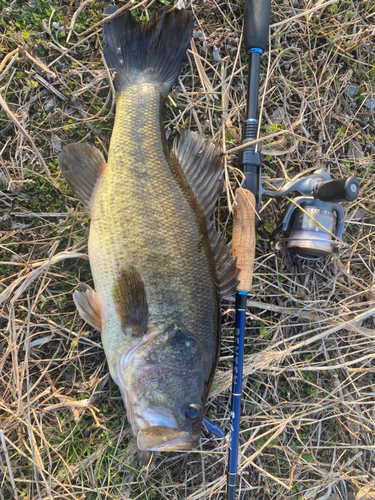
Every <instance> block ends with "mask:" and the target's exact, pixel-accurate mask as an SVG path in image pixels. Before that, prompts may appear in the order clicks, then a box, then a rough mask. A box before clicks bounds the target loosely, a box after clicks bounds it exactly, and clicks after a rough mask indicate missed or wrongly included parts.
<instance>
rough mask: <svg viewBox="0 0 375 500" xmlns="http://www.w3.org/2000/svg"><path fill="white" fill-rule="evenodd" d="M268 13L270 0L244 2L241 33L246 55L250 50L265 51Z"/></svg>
mask: <svg viewBox="0 0 375 500" xmlns="http://www.w3.org/2000/svg"><path fill="white" fill-rule="evenodd" d="M270 13H271V0H245V13H244V24H243V32H244V41H245V49H246V53H247V54H248V53H249V52H250V51H251V49H261V50H262V52H264V51H265V49H266V45H267V38H268V30H269V26H270Z"/></svg>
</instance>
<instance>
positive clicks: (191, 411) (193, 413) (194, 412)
mask: <svg viewBox="0 0 375 500" xmlns="http://www.w3.org/2000/svg"><path fill="white" fill-rule="evenodd" d="M200 409H201V407H200V405H199V404H197V403H191V404H189V406H188V407H187V408H186V410H185V415H186V417H187V418H197V416H198V415H199V411H200Z"/></svg>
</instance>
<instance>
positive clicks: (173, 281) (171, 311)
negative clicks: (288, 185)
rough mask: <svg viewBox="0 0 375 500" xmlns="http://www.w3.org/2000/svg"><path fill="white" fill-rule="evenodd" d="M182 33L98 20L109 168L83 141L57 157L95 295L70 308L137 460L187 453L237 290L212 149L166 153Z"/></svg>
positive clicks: (180, 28) (186, 32) (190, 146)
mask: <svg viewBox="0 0 375 500" xmlns="http://www.w3.org/2000/svg"><path fill="white" fill-rule="evenodd" d="M117 9H118V7H117V6H108V7H107V8H106V10H105V12H104V14H105V16H109V15H112V14H115V13H116V11H117ZM192 31H193V18H192V14H191V13H190V12H189V11H188V10H185V9H177V8H173V9H169V10H166V9H165V8H164V9H163V10H161V11H159V12H157V13H156V14H155V15H154V16H153V17H152V18H151V19H150V20H149V21H148V22H146V23H145V24H143V25H141V24H140V23H138V22H137V21H136V20H135V19H134V17H133V16H132V14H131V13H130V12H129V11H125V12H123V13H121V14H119V15H117V16H112V17H111V19H109V20H108V21H106V22H105V23H104V25H103V48H104V57H105V60H106V63H107V66H108V68H110V70H111V71H112V72H113V73H114V75H115V76H114V80H113V83H114V87H115V91H116V114H115V123H114V127H113V132H112V136H111V140H110V146H109V153H108V161H105V159H104V157H103V155H102V153H101V152H100V151H99V150H98V149H97V148H96V147H95V146H93V145H90V144H87V143H76V144H69V145H67V146H66V147H65V148H64V149H63V150H62V151H61V152H60V154H59V156H58V163H59V166H60V169H61V172H62V174H63V176H64V178H65V180H66V181H67V183H68V185H69V186H70V187H71V188H72V189H73V191H74V192H75V194H76V197H77V198H78V199H79V200H80V201H81V203H82V204H83V205H84V207H85V208H86V209H87V211H88V212H89V216H90V232H89V241H88V253H89V261H90V267H91V272H92V276H93V282H94V287H95V290H94V289H92V288H91V287H89V286H88V285H84V286H83V290H82V291H79V290H76V291H75V292H74V294H73V299H74V302H75V304H76V307H77V309H78V311H79V313H80V315H81V317H82V318H83V319H84V320H85V321H86V322H87V323H89V324H90V325H91V326H93V327H94V328H96V329H97V330H100V332H101V339H102V343H103V347H104V351H105V355H106V358H107V362H108V367H109V371H110V374H111V376H112V378H113V380H114V381H115V383H116V384H117V385H118V386H119V389H120V392H121V394H122V398H123V401H124V405H125V408H126V414H127V418H128V421H129V422H130V425H131V428H132V432H133V434H134V437H135V439H136V443H137V446H138V449H139V450H140V451H141V453H142V452H145V453H148V452H153V451H158V452H162V451H176V450H190V449H193V448H195V447H196V446H197V443H198V440H199V435H200V428H201V422H202V418H203V416H204V411H205V404H206V400H207V396H208V393H209V390H210V387H211V384H212V381H213V377H214V373H215V369H216V365H217V361H218V357H219V350H220V300H221V297H223V296H226V295H229V294H231V293H233V291H234V289H235V286H236V283H237V279H236V275H237V271H236V267H235V261H234V260H233V259H232V257H231V254H230V248H229V247H228V245H227V244H226V243H225V241H224V239H223V238H222V236H221V235H220V234H219V233H218V232H217V231H216V230H215V229H214V224H213V222H212V220H211V219H212V215H213V213H214V210H215V205H216V203H217V199H218V196H219V194H220V192H221V190H222V187H223V172H224V160H223V154H222V150H221V148H220V146H219V145H217V144H214V143H213V142H212V140H210V139H206V138H204V137H201V136H200V135H199V134H198V133H196V132H192V131H182V132H181V134H180V135H179V136H178V137H177V138H176V140H175V141H174V144H173V147H172V148H171V151H169V150H168V146H167V141H166V133H165V128H164V125H163V111H164V107H165V101H166V98H167V96H168V93H169V91H170V89H171V87H172V85H173V83H174V81H175V80H176V78H177V76H178V74H179V72H180V69H181V65H182V62H183V58H184V55H185V53H186V50H187V47H188V44H189V42H190V39H191V37H192Z"/></svg>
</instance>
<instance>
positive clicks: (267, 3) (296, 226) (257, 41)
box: [227, 0, 359, 500]
mask: <svg viewBox="0 0 375 500" xmlns="http://www.w3.org/2000/svg"><path fill="white" fill-rule="evenodd" d="M270 10H271V0H245V11H244V25H243V33H244V42H245V49H246V53H247V55H248V58H249V78H248V90H247V108H246V118H245V122H244V126H243V141H242V143H243V144H246V143H247V142H250V141H253V140H255V139H256V138H257V132H258V117H257V114H258V91H259V67H260V58H261V55H262V53H263V52H264V50H265V48H266V44H267V38H268V31H269V22H270ZM240 166H241V169H242V172H243V174H244V179H243V183H242V186H241V188H240V189H239V190H237V191H236V205H235V207H234V210H233V238H232V253H233V256H234V257H237V267H238V269H239V275H238V277H239V283H238V285H237V293H236V319H235V338H234V359H233V381H232V399H231V416H230V435H229V456H228V473H227V499H228V500H234V499H235V494H236V478H237V460H238V444H239V426H240V417H241V394H242V372H243V350H244V335H245V312H246V299H247V294H248V292H249V291H250V289H251V286H252V274H253V268H254V257H255V242H256V231H257V227H258V222H259V220H258V216H257V212H258V208H259V203H260V199H261V197H262V196H266V197H268V198H278V197H280V196H285V195H287V194H290V193H298V194H299V195H300V196H298V197H297V198H294V200H292V201H290V202H289V204H288V205H287V207H286V209H285V211H284V214H283V216H282V218H281V222H279V223H278V225H277V227H276V229H275V231H274V232H273V234H272V235H271V238H270V247H271V249H272V250H281V251H287V252H289V253H291V254H294V255H295V256H296V257H299V258H303V259H314V260H316V259H320V258H322V257H327V256H330V255H332V254H335V253H338V252H339V251H340V249H342V248H343V247H344V246H345V244H344V243H343V241H342V235H343V232H344V226H345V210H344V208H343V207H342V206H341V205H340V204H339V203H340V202H348V201H349V202H350V201H354V200H355V199H356V198H357V196H358V194H359V182H358V179H357V178H355V177H348V178H344V179H332V178H331V176H330V174H329V172H328V170H327V169H326V168H320V169H318V170H316V171H315V172H313V174H311V175H309V176H306V177H301V176H297V177H296V178H295V179H293V180H292V181H290V182H289V183H287V184H286V185H285V186H284V187H283V189H280V190H278V191H269V190H265V189H263V187H262V181H261V160H260V154H259V150H258V149H257V147H254V146H247V147H245V148H244V149H243V152H242V155H241V161H240Z"/></svg>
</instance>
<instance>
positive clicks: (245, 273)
mask: <svg viewBox="0 0 375 500" xmlns="http://www.w3.org/2000/svg"><path fill="white" fill-rule="evenodd" d="M236 196H237V197H236V203H237V204H236V205H235V206H234V209H233V235H232V255H233V257H237V262H236V266H237V269H239V274H238V280H239V283H238V285H237V291H239V292H249V291H250V290H251V285H252V282H253V270H254V258H255V243H256V240H255V207H256V200H255V196H254V195H253V193H252V192H251V191H248V190H247V189H244V188H240V189H239V190H237V191H236Z"/></svg>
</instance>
